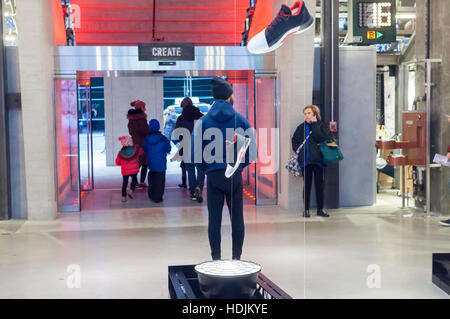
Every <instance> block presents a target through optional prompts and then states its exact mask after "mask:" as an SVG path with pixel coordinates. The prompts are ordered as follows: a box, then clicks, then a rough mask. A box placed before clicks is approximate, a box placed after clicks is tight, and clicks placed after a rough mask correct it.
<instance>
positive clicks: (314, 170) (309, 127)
mask: <svg viewBox="0 0 450 319" xmlns="http://www.w3.org/2000/svg"><path fill="white" fill-rule="evenodd" d="M303 114H304V115H305V122H303V123H302V124H300V125H299V126H298V127H297V129H296V130H295V133H294V136H293V137H292V149H293V150H294V152H295V151H297V149H298V148H299V146H300V145H301V144H302V143H303V142H304V141H305V139H306V138H308V140H307V142H306V143H305V144H304V146H303V147H302V149H301V151H300V153H299V156H298V165H299V166H300V167H301V169H302V175H303V177H304V182H305V186H304V187H305V192H304V194H303V196H304V201H305V211H304V212H303V217H310V214H309V202H310V197H311V186H312V180H313V176H314V183H315V186H316V199H317V216H322V217H329V216H330V215H328V214H327V213H326V212H325V211H324V210H323V202H324V191H323V186H324V185H323V182H324V168H325V164H324V163H323V157H322V152H321V151H320V147H319V145H320V143H322V142H326V141H328V140H330V139H331V134H330V131H329V129H328V127H327V126H326V124H325V123H324V122H322V118H321V116H320V110H319V108H318V107H317V106H315V105H308V106H306V107H305V108H304V109H303Z"/></svg>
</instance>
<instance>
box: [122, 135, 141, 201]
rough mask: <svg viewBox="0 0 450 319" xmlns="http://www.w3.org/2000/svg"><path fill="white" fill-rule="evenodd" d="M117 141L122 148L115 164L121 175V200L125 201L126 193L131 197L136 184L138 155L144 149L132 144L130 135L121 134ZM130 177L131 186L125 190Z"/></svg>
mask: <svg viewBox="0 0 450 319" xmlns="http://www.w3.org/2000/svg"><path fill="white" fill-rule="evenodd" d="M119 141H120V143H121V144H122V149H121V150H120V152H119V154H117V157H116V165H119V166H120V167H121V172H122V176H123V183H122V202H126V201H127V195H128V197H130V198H133V192H134V190H135V189H136V185H137V173H138V172H139V156H141V155H143V154H144V151H143V150H142V148H141V147H140V146H139V145H136V144H133V140H132V138H131V136H121V137H119ZM130 177H131V187H130V189H129V190H128V191H127V187H128V180H129V179H130Z"/></svg>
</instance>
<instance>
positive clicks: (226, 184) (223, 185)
mask: <svg viewBox="0 0 450 319" xmlns="http://www.w3.org/2000/svg"><path fill="white" fill-rule="evenodd" d="M206 185H207V200H208V237H209V245H210V247H211V257H212V259H213V260H218V259H220V258H221V249H220V243H221V226H222V209H223V204H224V199H225V201H226V202H227V206H228V211H229V213H230V218H231V240H232V258H233V259H240V258H241V254H242V246H243V244H244V235H245V226H244V214H243V208H244V202H243V195H242V189H243V184H242V173H241V172H240V171H237V172H236V173H234V174H233V176H232V177H231V178H226V177H225V171H223V170H220V171H212V172H210V173H209V174H208V178H207V183H206Z"/></svg>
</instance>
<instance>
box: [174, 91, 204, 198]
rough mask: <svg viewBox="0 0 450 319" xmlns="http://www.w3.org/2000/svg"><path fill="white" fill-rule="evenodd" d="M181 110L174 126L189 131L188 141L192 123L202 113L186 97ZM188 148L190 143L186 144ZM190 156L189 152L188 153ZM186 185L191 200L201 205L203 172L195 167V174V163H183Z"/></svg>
mask: <svg viewBox="0 0 450 319" xmlns="http://www.w3.org/2000/svg"><path fill="white" fill-rule="evenodd" d="M181 108H182V109H183V112H182V113H181V115H180V117H179V118H178V119H177V122H176V124H175V129H178V128H185V129H187V130H188V131H189V136H188V137H187V138H189V139H190V136H191V134H192V130H193V129H194V123H195V121H197V120H198V119H200V118H201V117H202V116H203V113H202V112H200V110H199V109H198V108H197V107H195V106H194V104H193V103H192V100H191V99H190V98H188V97H185V98H184V99H183V101H182V102H181ZM183 138H184V136H183V135H180V137H179V139H178V142H181V141H182V140H183ZM188 146H190V143H189V144H188ZM188 153H189V154H190V152H188ZM179 155H180V156H183V149H181V150H180V151H179ZM185 165H186V171H187V177H188V183H189V191H190V193H191V199H192V200H193V201H198V202H199V203H201V202H202V201H203V195H202V194H203V184H204V181H205V172H204V171H203V170H202V169H201V168H200V167H197V175H196V174H195V170H196V166H195V163H185Z"/></svg>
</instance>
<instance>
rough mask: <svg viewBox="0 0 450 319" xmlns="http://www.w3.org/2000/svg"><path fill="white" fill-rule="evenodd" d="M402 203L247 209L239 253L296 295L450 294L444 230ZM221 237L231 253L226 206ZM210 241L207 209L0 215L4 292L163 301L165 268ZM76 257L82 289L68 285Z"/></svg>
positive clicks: (205, 250)
mask: <svg viewBox="0 0 450 319" xmlns="http://www.w3.org/2000/svg"><path fill="white" fill-rule="evenodd" d="M399 204H400V202H399V199H398V198H396V197H389V196H388V195H385V196H384V197H383V195H381V196H380V197H379V200H378V202H377V205H375V206H373V207H363V208H351V209H339V210H334V211H330V213H331V215H332V216H331V218H329V219H322V218H318V217H315V216H314V217H312V218H311V219H308V220H305V219H303V218H302V217H301V216H300V215H299V214H298V213H293V212H288V211H286V210H283V209H281V208H280V207H276V206H274V207H255V206H246V207H245V221H246V237H245V243H244V253H243V256H242V258H243V259H245V260H252V261H255V262H257V263H259V264H261V265H262V272H263V273H264V274H265V275H266V276H268V277H269V278H270V279H271V280H272V281H274V282H275V283H276V284H277V285H279V286H280V287H281V288H282V289H283V290H285V291H286V292H287V293H288V294H289V295H291V296H292V297H294V298H448V297H449V296H448V295H446V294H445V293H444V292H443V291H441V290H440V289H439V288H438V287H436V286H434V285H433V284H432V282H431V257H432V253H435V252H436V253H437V252H450V228H444V227H441V226H439V224H438V220H439V218H438V217H431V218H424V217H423V216H422V214H421V213H417V212H414V213H413V215H412V216H410V215H408V214H407V213H409V211H404V210H399V209H398V206H399ZM405 216H409V217H405ZM222 236H223V238H222V249H223V257H224V258H226V257H230V255H231V253H230V250H231V249H230V247H231V237H230V224H229V218H228V214H225V213H224V223H223V230H222ZM207 238H208V237H207V210H206V208H205V207H204V206H194V207H171V208H168V207H153V208H140V209H139V208H138V209H136V208H127V207H123V208H119V209H115V210H105V211H101V210H100V211H99V210H97V211H85V212H82V213H70V214H61V215H59V216H58V218H57V219H56V220H54V221H48V222H43V221H4V222H0V298H168V289H167V286H168V281H167V275H168V272H167V267H168V266H169V265H187V264H196V263H199V262H202V261H205V260H208V259H209V258H210V256H209V245H208V239H207ZM73 264H75V265H78V266H79V269H80V273H79V274H80V276H79V277H75V278H79V279H80V281H79V282H80V288H69V287H68V284H67V282H68V281H69V282H73V281H70V280H69V279H70V278H74V277H73V276H74V274H73V273H71V272H68V270H70V269H71V268H70V267H69V266H70V265H73ZM370 265H377V266H376V267H378V269H379V272H377V273H376V274H377V275H378V274H379V277H378V278H379V282H378V284H379V288H369V287H368V284H367V282H368V281H369V282H372V281H371V280H370V278H372V277H373V274H372V273H371V272H368V270H369V271H371V268H370V267H372V266H370ZM372 269H373V268H372Z"/></svg>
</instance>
